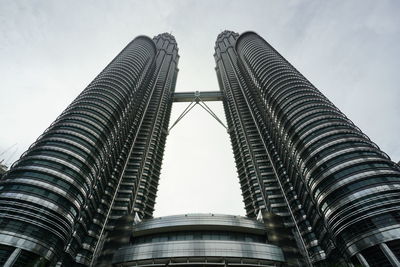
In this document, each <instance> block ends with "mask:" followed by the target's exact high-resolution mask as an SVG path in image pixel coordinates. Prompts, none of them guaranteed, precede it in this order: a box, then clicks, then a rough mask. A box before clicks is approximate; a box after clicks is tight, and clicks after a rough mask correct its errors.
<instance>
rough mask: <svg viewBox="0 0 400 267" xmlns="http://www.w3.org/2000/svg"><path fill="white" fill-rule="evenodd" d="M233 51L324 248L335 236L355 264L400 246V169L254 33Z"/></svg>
mask: <svg viewBox="0 0 400 267" xmlns="http://www.w3.org/2000/svg"><path fill="white" fill-rule="evenodd" d="M235 49H236V51H237V54H238V55H239V59H238V63H239V66H240V69H241V71H242V73H243V77H245V79H246V83H247V84H248V85H250V86H249V89H250V91H251V92H250V93H249V94H251V95H253V97H254V98H255V99H256V102H255V105H254V107H253V108H254V109H255V110H258V111H259V114H260V118H261V120H262V121H264V124H265V127H266V130H267V131H268V133H269V136H270V137H271V139H270V141H271V142H272V145H273V147H274V148H275V149H276V153H277V156H278V157H280V158H281V159H282V163H283V164H282V168H283V169H284V170H285V172H286V173H287V175H288V179H289V181H290V182H291V183H292V184H293V187H294V190H295V191H296V192H297V194H298V198H299V199H300V200H301V204H302V206H303V207H304V209H305V210H307V212H306V216H305V217H306V218H308V220H309V221H311V222H313V224H312V227H313V228H314V229H315V231H316V234H317V236H319V239H320V241H321V238H322V239H324V236H329V237H331V238H332V239H333V240H334V243H335V245H336V246H337V248H338V249H339V251H340V252H341V253H345V254H346V255H347V257H353V256H355V255H358V253H361V255H362V254H363V250H366V251H367V250H368V248H371V247H373V246H375V245H378V244H381V243H383V242H387V241H390V240H396V239H399V238H400V234H399V233H400V231H399V230H400V224H399V223H400V211H399V209H400V205H399V197H400V194H399V193H400V192H399V189H400V171H399V167H398V165H396V164H395V163H394V162H392V161H390V159H389V157H388V156H387V155H386V154H385V153H383V152H382V151H381V150H380V149H379V148H378V147H377V146H376V145H375V144H374V143H373V142H371V141H370V139H369V138H368V137H367V136H366V135H365V134H363V133H362V132H361V131H360V129H358V128H357V127H356V126H355V125H354V124H353V123H352V122H351V121H350V120H349V119H348V118H347V117H346V116H345V115H344V114H343V113H341V112H340V111H339V110H338V108H336V107H335V106H334V105H333V104H332V103H331V102H330V101H329V100H328V99H327V98H326V97H325V96H324V95H322V93H321V92H320V91H318V89H316V88H315V87H314V86H313V85H312V84H311V83H310V82H309V81H308V80H307V79H306V78H304V77H303V76H302V75H301V74H300V73H299V72H298V71H297V70H296V69H295V68H294V67H293V66H292V65H291V64H290V63H288V62H287V61H286V60H285V59H284V58H283V57H282V56H281V55H280V54H279V53H278V52H277V51H276V50H275V49H273V48H272V47H271V46H270V45H269V44H268V43H267V42H266V41H265V40H264V39H262V38H261V37H260V36H258V35H257V34H256V33H253V32H247V33H244V34H242V35H241V36H240V37H239V38H238V39H237V42H236V47H235ZM267 141H268V140H267ZM313 205H315V206H316V209H311V208H310V207H311V206H313ZM319 217H322V218H323V220H320V219H318V218H319ZM324 225H325V226H326V227H327V228H328V232H327V233H324V232H321V229H322V230H323V227H321V226H324ZM376 247H377V249H380V248H379V247H378V246H376ZM380 247H382V246H380ZM383 247H385V246H383ZM385 248H386V247H385ZM328 252H329V251H328ZM384 252H385V251H384ZM364 254H365V253H364ZM381 254H382V255H384V253H381ZM388 254H390V253H386V254H385V255H388ZM364 256H365V255H364ZM367 256H368V255H367ZM397 257H399V255H397ZM358 259H360V257H358ZM353 260H354V261H355V262H356V259H355V257H353Z"/></svg>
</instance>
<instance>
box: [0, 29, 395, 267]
mask: <svg viewBox="0 0 400 267" xmlns="http://www.w3.org/2000/svg"><path fill="white" fill-rule="evenodd" d="M214 56H215V62H216V68H215V69H216V73H217V78H218V82H219V87H220V92H214V93H210V95H214V97H216V98H218V99H220V100H222V102H223V106H224V110H225V115H226V121H227V128H228V133H229V135H230V138H231V143H232V149H233V154H234V158H235V161H236V167H237V172H238V176H239V181H240V186H241V190H242V195H243V202H244V205H245V209H246V213H247V214H246V215H247V216H246V217H240V216H231V215H217V214H186V215H177V216H167V217H162V218H152V213H153V208H154V203H155V199H156V192H157V185H158V180H159V175H160V169H161V164H162V158H163V152H164V147H165V141H166V138H167V134H168V127H169V120H170V113H171V108H172V104H173V102H174V101H175V100H176V99H177V95H179V94H177V93H175V92H174V90H175V84H176V80H177V75H178V68H177V66H178V60H179V55H178V47H177V44H176V41H175V39H174V37H173V36H171V35H170V34H166V33H164V34H160V35H158V36H156V37H154V38H153V39H150V38H148V37H145V36H139V37H137V38H135V39H134V40H133V41H132V42H130V43H129V44H128V45H127V46H126V47H125V48H124V49H123V50H122V51H121V52H120V53H119V54H118V55H117V56H116V57H115V59H114V60H112V61H111V63H109V64H108V65H107V67H106V68H105V69H104V70H103V71H102V72H101V73H100V74H99V75H98V76H97V77H96V78H95V79H94V80H93V81H92V82H91V83H90V84H89V85H88V87H87V88H85V89H84V90H83V92H82V93H81V94H80V95H79V96H78V97H77V98H76V99H75V100H74V101H73V102H72V103H71V104H70V105H69V106H68V107H67V108H66V109H65V111H64V112H62V114H61V115H60V116H58V117H57V119H56V120H55V121H54V122H53V123H52V124H51V125H50V126H49V128H48V129H46V131H45V132H44V133H43V134H42V135H41V136H40V137H39V138H38V139H37V140H36V142H34V143H33V144H32V145H31V146H30V147H29V149H28V150H27V151H26V152H25V153H24V154H23V155H22V156H21V158H20V159H19V160H18V161H16V162H15V163H14V164H13V165H12V167H11V168H10V170H9V171H8V172H7V173H5V174H4V176H3V177H2V179H1V180H0V264H1V265H3V266H326V265H327V264H333V263H334V264H339V265H341V266H360V265H362V266H381V267H383V266H399V265H400V205H399V202H400V167H399V166H398V165H397V164H395V163H394V162H392V161H391V160H390V159H389V157H388V156H387V155H386V154H385V153H384V152H382V151H381V150H380V149H379V148H378V146H377V145H376V144H375V143H373V142H372V141H371V140H370V139H369V138H368V137H367V136H366V135H365V134H364V133H362V132H361V131H360V129H359V128H357V126H355V125H354V124H353V123H352V121H351V120H349V119H348V118H347V117H346V116H345V115H344V114H343V113H342V112H340V110H339V109H338V108H337V107H335V106H334V105H333V104H332V103H331V102H330V101H329V100H328V99H327V98H326V97H325V96H324V95H323V94H322V93H321V92H320V91H318V89H316V88H315V87H314V86H313V85H312V84H311V83H310V82H309V81H308V80H307V79H306V78H304V77H303V75H301V73H299V72H298V71H297V70H296V69H295V68H294V67H293V66H292V65H291V64H290V63H289V62H288V61H286V60H285V58H283V57H282V56H281V55H280V54H279V53H278V52H277V51H276V50H275V49H274V48H273V47H271V46H270V45H269V44H268V43H267V42H266V41H265V40H264V39H263V38H262V37H260V36H259V35H257V34H256V33H254V32H245V33H243V34H241V35H239V34H237V33H235V32H231V31H224V32H222V33H221V34H220V35H219V36H218V38H217V41H216V44H215V54H214ZM212 97H213V96H211V98H212ZM195 98H196V101H198V99H200V98H201V97H199V95H198V94H197V95H196V96H193V99H195ZM205 100H206V99H202V101H205Z"/></svg>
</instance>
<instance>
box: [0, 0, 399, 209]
mask: <svg viewBox="0 0 400 267" xmlns="http://www.w3.org/2000/svg"><path fill="white" fill-rule="evenodd" d="M399 14H400V1H396V0H393V1H385V0H380V1H375V0H370V1H367V0H359V1H345V0H343V1H265V0H264V1H233V0H224V1H222V0H220V1H216V0H210V1H205V0H201V1H200V0H199V1H190V0H185V1H184V0H182V1H165V0H162V1H143V0H142V1H122V0H121V1H99V0H96V1H32V0H31V1H17V0H12V1H11V0H10V1H5V0H0V78H1V83H0V93H1V94H0V160H1V159H4V160H5V161H6V162H7V163H12V162H13V161H14V160H16V159H17V158H18V157H19V156H20V154H21V153H23V151H25V150H26V149H27V148H28V147H29V145H30V144H31V143H32V142H34V140H35V139H36V138H37V137H38V136H39V135H40V134H41V133H42V132H43V131H44V130H45V129H46V128H47V127H48V126H49V125H50V123H51V122H52V121H54V119H55V118H56V117H57V116H58V115H59V114H60V113H61V112H62V110H63V109H65V108H66V106H67V105H68V104H69V103H70V102H71V101H72V100H73V99H74V98H75V97H76V96H77V95H78V94H79V92H81V91H82V90H83V89H84V88H85V86H86V85H87V84H89V82H90V81H91V80H92V79H93V78H94V77H95V76H96V75H97V74H98V73H99V72H100V71H101V70H102V69H103V68H104V67H105V66H106V64H107V63H108V62H109V61H110V60H111V59H112V58H113V57H114V56H115V55H116V54H117V53H118V52H119V51H120V50H121V49H122V48H123V47H124V46H125V45H126V44H127V43H128V42H129V41H130V40H132V39H133V38H134V37H135V36H137V35H140V34H144V35H148V36H151V37H152V36H153V35H156V34H158V33H162V32H172V34H173V35H174V36H175V37H176V39H177V42H178V46H179V54H180V56H181V58H180V62H179V69H180V71H179V76H178V82H177V88H176V91H194V90H200V91H202V90H203V91H205V90H218V84H217V79H216V75H215V71H214V67H215V63H214V59H213V56H212V55H213V53H214V42H215V39H216V37H217V35H218V33H219V32H221V31H222V30H225V29H228V30H234V31H237V32H239V33H241V32H243V31H246V30H253V31H256V32H257V33H259V34H260V35H261V36H262V37H264V38H265V39H266V40H267V41H268V42H269V43H271V44H272V45H273V46H274V47H275V48H276V49H277V50H278V51H279V52H280V53H281V54H282V55H283V56H284V57H286V58H287V59H288V60H289V61H290V62H291V63H292V64H293V65H294V66H295V67H296V68H297V69H299V70H300V72H302V73H303V74H304V76H305V77H307V78H308V79H309V80H310V81H311V82H312V83H313V84H314V85H315V86H316V87H317V88H319V89H320V90H321V91H322V92H323V93H324V94H325V95H326V96H328V98H329V99H331V100H332V101H333V103H335V104H336V105H337V106H338V107H339V108H340V109H341V110H342V111H343V112H344V113H345V114H346V115H347V116H348V117H349V118H350V119H351V120H352V121H353V122H354V123H355V124H356V125H357V126H359V127H360V128H361V130H362V131H364V132H365V133H366V134H367V135H368V136H369V137H370V138H371V139H372V140H373V141H375V142H376V143H377V144H378V145H379V146H380V147H381V148H382V149H383V150H384V151H385V152H386V153H388V154H389V156H390V157H391V158H392V160H394V161H399V160H400V146H399V142H400V141H399V140H400V139H399V137H400V136H399V133H400V124H399V115H400V106H399V105H398V103H399V100H400V90H399V85H400V75H399V70H400V46H399V42H400V35H399V33H400V31H399V30H400V15H399ZM184 105H185V104H174V106H173V111H172V119H171V123H172V122H173V121H174V120H175V118H176V117H177V116H179V114H180V112H181V111H182V110H183V109H184V107H185V106H184ZM211 107H212V108H213V109H214V111H215V112H216V113H217V114H218V115H219V116H220V117H221V118H223V119H224V120H225V118H224V113H223V109H222V104H221V103H218V102H216V103H213V104H212V105H211ZM14 144H16V145H14ZM13 145H14V146H13ZM188 212H215V213H227V214H238V215H244V208H243V204H242V197H241V193H240V188H239V183H238V178H237V174H236V169H235V164H234V160H233V154H232V149H231V145H230V141H229V137H228V134H227V133H226V131H225V129H224V128H222V127H221V126H220V125H219V124H218V123H217V122H216V121H215V120H214V119H213V118H212V117H211V116H209V115H208V114H207V113H206V112H204V111H203V110H201V108H200V107H196V108H195V109H194V110H193V111H192V112H191V113H189V114H188V115H187V117H186V118H185V119H183V120H182V121H181V122H180V123H179V124H178V125H177V126H176V127H175V128H174V129H173V130H172V132H171V133H170V135H169V137H168V140H167V145H166V151H165V157H164V164H163V168H162V174H161V178H160V186H159V193H158V198H157V204H156V211H155V216H163V215H168V214H177V213H188Z"/></svg>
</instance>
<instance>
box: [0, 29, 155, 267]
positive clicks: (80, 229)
mask: <svg viewBox="0 0 400 267" xmlns="http://www.w3.org/2000/svg"><path fill="white" fill-rule="evenodd" d="M156 55H157V48H156V46H155V44H154V42H153V41H152V40H151V39H150V38H148V37H144V36H140V37H137V38H136V39H134V40H133V41H132V42H131V43H130V44H128V45H127V46H126V47H125V48H124V49H123V50H122V52H120V54H119V55H118V56H117V57H116V58H115V59H114V60H113V61H112V62H111V63H110V64H109V65H108V66H107V67H106V68H105V69H104V70H103V71H102V72H101V73H100V74H99V75H98V76H97V77H96V78H95V79H94V81H93V82H92V83H90V84H89V86H88V87H87V88H86V89H85V90H84V91H83V92H82V93H81V94H80V95H79V96H78V97H77V98H76V99H75V100H74V101H73V102H72V104H71V105H69V106H68V108H67V109H66V110H65V111H64V112H63V113H62V114H61V115H60V116H59V117H58V118H57V119H56V121H55V122H54V123H52V125H51V126H50V127H49V128H48V129H47V130H46V131H45V132H44V133H43V134H42V135H41V136H40V137H39V138H38V139H37V141H36V142H35V143H34V144H32V145H31V147H30V148H29V149H28V151H26V152H25V153H24V154H23V155H22V157H21V158H20V159H19V160H18V161H17V162H16V163H14V164H13V166H12V167H11V169H10V171H9V172H7V173H6V174H5V176H4V177H3V179H2V180H1V184H0V243H1V244H2V248H4V250H5V251H6V250H7V249H6V248H13V247H18V248H21V249H22V250H23V252H24V253H25V252H26V253H25V254H24V253H22V254H21V255H22V256H24V255H25V256H26V255H27V253H28V254H29V253H30V254H32V255H30V254H29V255H28V256H29V257H30V258H29V257H28V259H29V260H28V261H27V262H32V261H33V260H43V259H44V260H43V261H44V262H53V263H54V262H56V261H61V262H69V261H71V259H72V261H73V262H77V263H80V264H84V265H87V264H88V263H89V261H90V259H91V254H92V253H93V250H94V247H95V245H96V243H97V241H98V238H99V236H100V234H101V229H102V228H103V226H104V223H105V222H106V218H107V215H108V214H109V213H108V211H109V209H110V207H111V203H112V201H113V196H114V195H115V192H116V190H117V188H118V185H119V184H120V179H121V174H122V172H123V166H124V165H125V162H126V161H127V157H126V155H127V153H128V152H129V149H130V147H131V146H132V140H133V138H134V136H136V135H137V134H138V132H139V127H140V121H141V118H142V117H143V116H144V113H145V112H146V106H147V105H148V102H149V101H150V97H151V94H152V91H153V90H151V89H152V88H154V87H153V86H152V84H153V83H154V77H155V73H156V71H155V70H156V62H155V58H156ZM22 256H21V257H20V259H19V258H17V261H16V262H15V266H22V265H23V264H22V262H18V260H21V261H22V260H26V257H25V258H24V257H22ZM40 258H42V259H40ZM66 258H69V259H70V260H66Z"/></svg>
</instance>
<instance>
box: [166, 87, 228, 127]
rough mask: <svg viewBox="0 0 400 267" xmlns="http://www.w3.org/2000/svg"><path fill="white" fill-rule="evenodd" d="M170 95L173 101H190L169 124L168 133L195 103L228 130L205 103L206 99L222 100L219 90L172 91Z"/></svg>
mask: <svg viewBox="0 0 400 267" xmlns="http://www.w3.org/2000/svg"><path fill="white" fill-rule="evenodd" d="M172 97H173V102H190V103H189V105H188V106H187V107H186V108H185V109H184V110H183V112H182V113H181V115H179V117H178V118H177V119H176V121H175V122H174V123H173V124H172V125H171V127H170V128H169V129H168V133H169V132H170V131H171V129H172V128H174V127H175V125H176V124H178V122H179V121H180V120H181V119H182V118H183V117H185V116H186V114H188V113H189V112H190V111H191V110H192V109H193V107H194V106H196V105H199V106H200V107H202V108H203V109H204V110H205V111H207V113H208V114H210V115H211V117H213V118H214V119H215V120H216V121H217V122H218V123H219V124H221V125H222V126H223V127H224V128H225V129H226V130H228V127H226V125H225V124H224V123H223V122H222V120H220V119H219V118H218V116H217V114H215V113H214V112H213V111H212V109H211V108H210V107H209V106H208V105H207V104H206V103H205V102H206V101H222V98H223V96H222V92H220V91H203V92H199V91H195V92H180V93H174V94H173V96H172Z"/></svg>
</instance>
